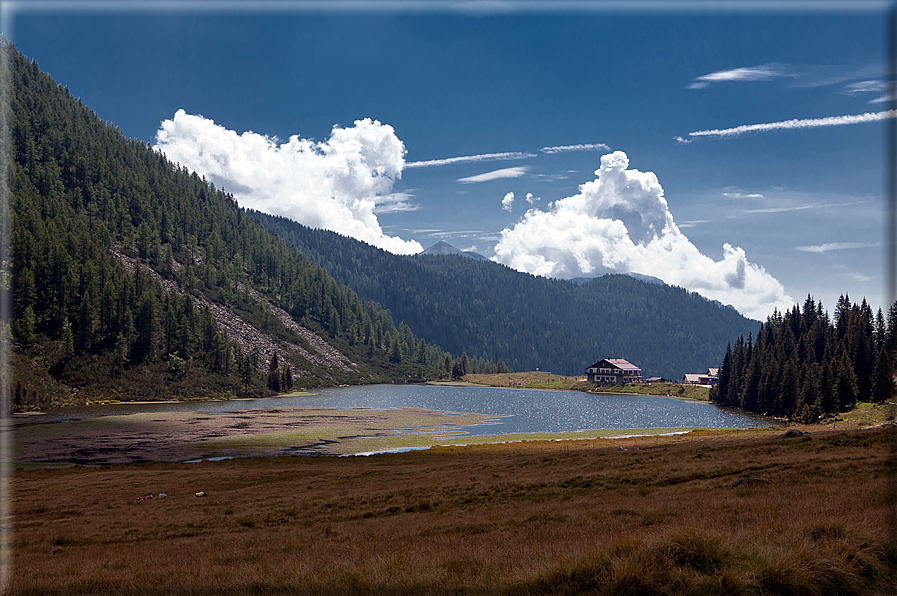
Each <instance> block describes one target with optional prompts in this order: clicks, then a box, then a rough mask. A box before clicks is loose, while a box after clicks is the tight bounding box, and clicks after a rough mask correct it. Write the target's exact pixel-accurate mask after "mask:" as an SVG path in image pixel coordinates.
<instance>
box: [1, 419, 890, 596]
mask: <svg viewBox="0 0 897 596" xmlns="http://www.w3.org/2000/svg"><path fill="white" fill-rule="evenodd" d="M893 430H894V429H893V428H890V429H872V430H865V431H846V432H841V431H838V432H829V431H826V432H822V431H818V432H814V433H812V434H811V435H810V436H807V437H800V438H797V439H776V438H774V435H773V434H772V433H770V432H758V431H752V432H735V433H715V432H702V433H696V434H694V435H688V436H683V437H665V438H643V439H626V440H623V441H616V442H610V441H607V440H593V441H576V442H564V443H557V442H532V443H522V444H512V445H487V446H475V447H466V448H444V449H434V450H430V451H426V452H415V453H407V454H395V455H383V456H375V457H369V458H330V457H320V458H253V459H242V460H230V461H223V462H204V463H201V464H142V465H116V466H106V467H103V468H73V469H60V470H32V471H19V472H17V473H16V476H15V481H14V494H15V495H14V498H15V509H16V531H15V561H14V565H15V571H14V581H13V593H15V594H95V593H108V594H144V595H155V594H194V595H195V594H244V593H257V594H462V593H463V594H492V593H505V594H819V595H824V594H835V593H843V594H862V593H864V591H865V590H868V589H870V587H871V586H873V585H874V583H875V582H876V581H877V580H878V579H879V578H881V577H883V576H885V575H886V574H887V572H888V571H889V569H890V564H891V562H892V561H893V556H892V551H891V550H890V549H889V547H888V546H887V545H888V536H887V532H886V528H887V522H888V515H889V508H891V507H893V503H894V498H893V497H894V494H893V491H892V487H891V481H892V480H893V476H894V471H895V467H894V466H893V465H892V462H891V459H890V457H889V456H890V447H891V433H892V432H893ZM621 446H622V447H624V448H625V449H626V450H625V451H624V450H621V449H620V447H621ZM740 477H752V478H762V479H764V481H754V482H751V483H749V484H748V485H747V486H746V487H742V488H736V489H733V488H731V486H732V483H733V481H734V480H735V479H737V478H740ZM197 491H204V492H205V493H206V495H207V496H205V497H203V498H197V497H195V496H194V493H196V492H197ZM160 492H164V493H167V494H168V497H167V498H164V499H159V498H158V497H156V498H154V499H152V500H149V501H143V500H140V501H138V500H137V497H139V496H143V495H146V494H148V493H153V494H155V495H158V493H160ZM51 553H52V554H51Z"/></svg>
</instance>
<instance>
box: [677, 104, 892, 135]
mask: <svg viewBox="0 0 897 596" xmlns="http://www.w3.org/2000/svg"><path fill="white" fill-rule="evenodd" d="M887 118H897V110H888V111H886V112H867V113H865V114H856V115H849V116H829V117H827V118H807V119H803V120H796V119H795V120H784V121H782V122H769V123H766V124H745V125H742V126H736V127H734V128H724V129H719V128H715V129H713V130H699V131H697V132H690V133H688V135H689V136H691V137H735V136H738V135H742V134H744V133H746V132H768V131H771V130H791V129H796V128H819V127H822V126H844V125H846V124H860V123H863V122H876V121H878V120H885V119H887Z"/></svg>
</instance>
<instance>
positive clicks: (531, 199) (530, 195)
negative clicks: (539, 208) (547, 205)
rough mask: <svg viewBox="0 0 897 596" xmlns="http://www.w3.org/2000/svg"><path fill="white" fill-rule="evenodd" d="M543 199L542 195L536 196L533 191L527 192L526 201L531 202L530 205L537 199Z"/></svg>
mask: <svg viewBox="0 0 897 596" xmlns="http://www.w3.org/2000/svg"><path fill="white" fill-rule="evenodd" d="M541 200H542V197H534V196H533V193H531V192H528V193H526V202H527V203H529V204H530V205H533V204H535V203H536V201H541Z"/></svg>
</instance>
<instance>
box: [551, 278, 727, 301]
mask: <svg viewBox="0 0 897 596" xmlns="http://www.w3.org/2000/svg"><path fill="white" fill-rule="evenodd" d="M608 275H628V276H629V277H632V278H634V279H637V280H639V281H643V282H645V283H649V284H661V285H663V284H664V281H663V280H662V279H660V278H659V277H653V276H651V275H645V274H644V273H633V272H631V271H630V272H629V273H621V274H613V273H611V274H608ZM593 279H598V278H597V277H574V278H571V279H568V280H567V281H569V282H572V283H575V284H587V283H589V282H590V281H592V280H593ZM711 302H713V301H711Z"/></svg>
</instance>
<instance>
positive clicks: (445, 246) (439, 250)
mask: <svg viewBox="0 0 897 596" xmlns="http://www.w3.org/2000/svg"><path fill="white" fill-rule="evenodd" d="M417 254H420V255H461V256H462V257H467V258H468V259H476V260H477V261H488V260H489V259H487V258H486V257H484V256H483V255H481V254H479V253H475V252H471V251H469V250H468V251H463V250H460V249H457V248H455V247H454V246H452V245H451V244H449V243H448V242H443V241H442V240H440V241H439V242H437V243H436V244H434V245H433V246H431V247H430V248H428V249H427V250H424V251H421V252H419V253H417Z"/></svg>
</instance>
